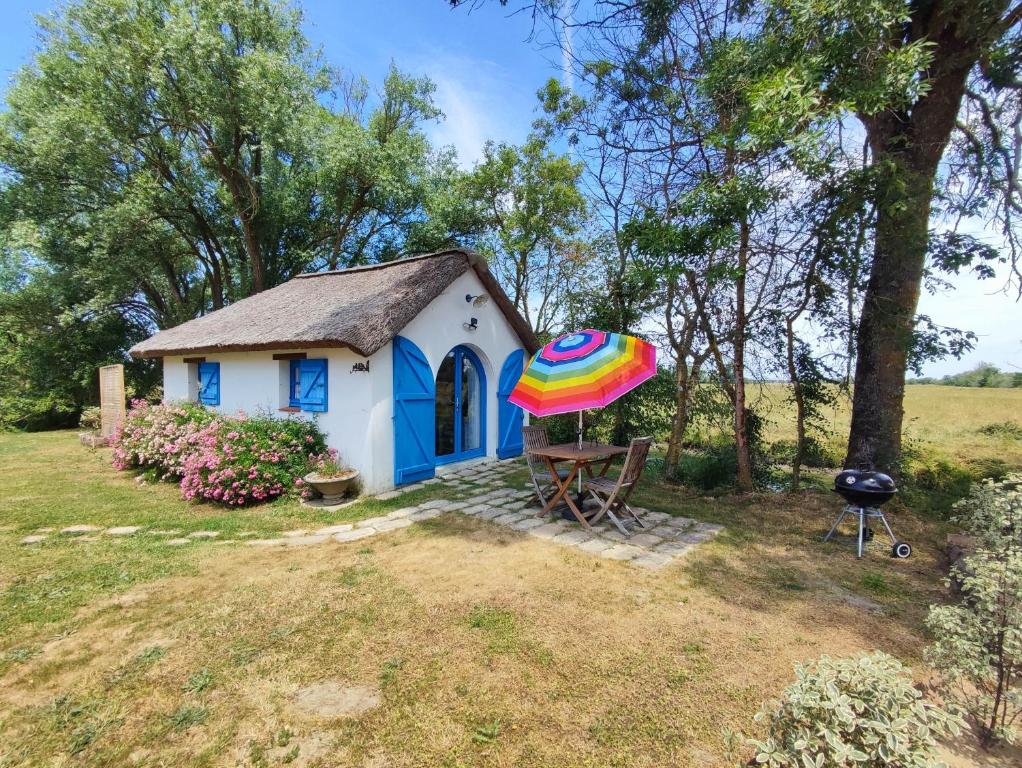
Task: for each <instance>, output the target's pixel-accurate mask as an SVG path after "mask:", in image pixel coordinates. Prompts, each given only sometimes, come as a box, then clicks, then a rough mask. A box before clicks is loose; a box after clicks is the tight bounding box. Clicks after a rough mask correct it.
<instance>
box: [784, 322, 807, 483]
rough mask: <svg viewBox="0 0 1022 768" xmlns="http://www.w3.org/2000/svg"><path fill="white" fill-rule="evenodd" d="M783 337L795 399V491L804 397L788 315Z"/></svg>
mask: <svg viewBox="0 0 1022 768" xmlns="http://www.w3.org/2000/svg"><path fill="white" fill-rule="evenodd" d="M785 339H786V343H787V346H788V349H787V363H788V378H789V379H790V380H791V396H792V399H793V400H794V401H795V456H794V458H792V460H791V490H792V491H797V490H798V487H799V484H800V483H801V481H802V462H803V461H805V456H806V399H805V395H804V393H803V391H802V381H801V380H800V379H799V377H798V368H797V367H796V366H795V325H794V321H793V320H792V319H791V318H790V317H789V318H788V319H787V321H786V325H785Z"/></svg>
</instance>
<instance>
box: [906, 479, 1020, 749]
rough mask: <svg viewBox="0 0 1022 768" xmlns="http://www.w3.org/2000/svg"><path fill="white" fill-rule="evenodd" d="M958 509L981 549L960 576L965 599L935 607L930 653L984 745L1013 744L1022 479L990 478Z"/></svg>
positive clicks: (960, 519) (945, 687)
mask: <svg viewBox="0 0 1022 768" xmlns="http://www.w3.org/2000/svg"><path fill="white" fill-rule="evenodd" d="M956 511H957V512H958V517H957V518H956V521H957V522H959V523H960V524H961V525H962V526H963V527H964V528H965V530H966V531H967V532H968V533H969V534H971V535H972V536H973V537H974V538H975V542H976V543H975V551H974V552H973V553H972V554H971V555H969V556H968V558H966V559H965V561H964V562H962V563H959V564H958V565H956V566H955V571H954V572H953V573H952V577H953V578H954V579H955V580H956V581H957V582H958V584H959V585H960V589H961V592H962V596H963V600H962V602H960V603H959V604H957V605H938V606H933V607H931V608H930V613H929V616H928V617H927V620H926V626H927V628H928V629H929V630H930V632H931V633H932V634H933V636H934V638H935V639H934V642H933V644H932V645H931V646H930V647H929V648H927V651H926V658H927V660H928V661H929V662H930V664H931V665H933V667H934V669H936V670H937V671H938V672H939V674H940V684H941V690H942V692H943V694H944V696H945V698H947V699H948V700H949V701H950V702H952V703H953V704H954V705H955V706H956V707H958V708H959V709H960V710H961V711H962V712H963V713H964V714H965V715H966V717H967V718H968V720H969V722H970V723H971V725H972V727H973V729H974V730H975V731H976V733H977V735H978V736H979V739H980V741H981V742H982V743H983V744H984V745H990V744H993V743H994V742H997V741H999V740H1005V741H1009V742H1011V741H1013V740H1014V738H1015V736H1016V732H1015V728H1014V723H1015V722H1016V720H1017V719H1018V718H1019V717H1020V716H1022V476H1020V475H1014V476H1012V477H1010V478H1008V479H1007V480H1004V481H1002V482H993V481H988V482H985V483H983V484H982V485H980V486H979V487H977V488H974V489H973V491H972V493H971V494H970V495H969V497H968V498H967V499H965V500H963V501H962V502H960V503H959V504H958V505H956Z"/></svg>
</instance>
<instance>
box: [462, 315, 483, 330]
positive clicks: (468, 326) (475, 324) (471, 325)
mask: <svg viewBox="0 0 1022 768" xmlns="http://www.w3.org/2000/svg"><path fill="white" fill-rule="evenodd" d="M461 326H462V328H464V329H465V330H466V331H476V330H478V329H479V318H478V317H473V318H471V320H470V321H469V322H467V323H462V324H461Z"/></svg>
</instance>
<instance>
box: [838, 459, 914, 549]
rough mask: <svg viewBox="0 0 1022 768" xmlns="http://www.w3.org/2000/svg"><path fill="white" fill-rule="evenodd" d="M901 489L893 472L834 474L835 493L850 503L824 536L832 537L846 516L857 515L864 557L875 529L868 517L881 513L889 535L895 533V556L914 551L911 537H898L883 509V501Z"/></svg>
mask: <svg viewBox="0 0 1022 768" xmlns="http://www.w3.org/2000/svg"><path fill="white" fill-rule="evenodd" d="M897 492H898V488H897V486H895V484H894V480H892V479H891V477H890V476H889V475H885V474H883V473H882V472H871V471H866V470H862V469H846V470H845V471H844V472H842V473H841V474H839V475H838V476H837V477H835V478H834V493H837V494H839V495H840V496H841V497H843V498H844V500H845V501H846V502H848V503H847V504H846V505H845V508H844V509H843V510H841V514H840V515H839V516H838V519H837V521H836V522H835V523H834V525H833V526H831V529H830V532H829V533H828V534H827V535H826V536H824V537H823V540H824V541H828V540H830V537H831V536H833V535H834V531H836V530H837V527H838V526H839V525H841V522H842V521H843V520H844V519H845V517H847V516H848V515H855V516H856V517H858V520H859V532H858V543H859V557H862V548H863V546H864V545H865V543H866V542H867V541H869V540H870V539H872V538H873V529H872V528H870V527H869V525H868V519H869V518H871V517H878V518H880V522H882V523H883V524H884V528H886V529H887V535H888V536H890V537H891V556H892V557H900V558H906V557H908V556H909V555H911V554H912V545H911V544H909V543H908V542H907V541H898V538H897V537H896V536H895V535H894V531H892V530H891V526H890V524H888V522H887V518H886V517H884V513H883V512H881V511H880V505H881V504H883V503H885V502H888V501H890V500H891V499H893V498H894V494H896V493H897Z"/></svg>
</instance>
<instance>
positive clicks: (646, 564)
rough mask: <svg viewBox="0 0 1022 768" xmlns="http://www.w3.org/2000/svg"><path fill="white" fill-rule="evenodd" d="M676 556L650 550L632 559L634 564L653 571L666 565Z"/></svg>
mask: <svg viewBox="0 0 1022 768" xmlns="http://www.w3.org/2000/svg"><path fill="white" fill-rule="evenodd" d="M673 559H674V558H673V557H671V556H670V555H667V554H664V553H662V552H649V553H647V554H645V555H642V556H640V557H636V558H634V559H633V560H632V565H638V566H640V567H641V568H649V569H650V570H652V571H655V570H657V569H660V568H663V567H664V566H665V565H667V564H668V563H670V562H671V561H672V560H673Z"/></svg>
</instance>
